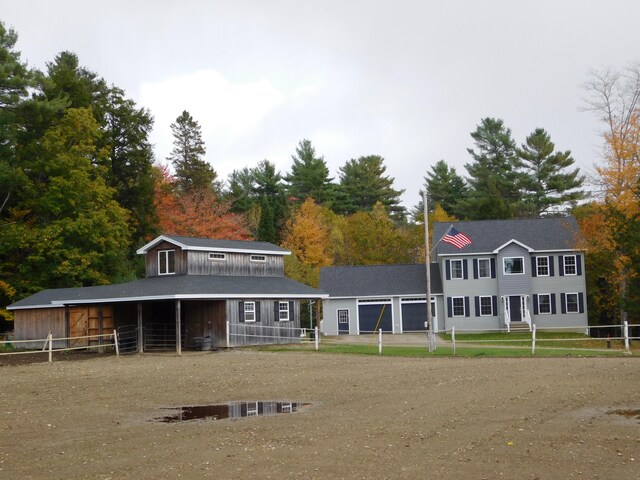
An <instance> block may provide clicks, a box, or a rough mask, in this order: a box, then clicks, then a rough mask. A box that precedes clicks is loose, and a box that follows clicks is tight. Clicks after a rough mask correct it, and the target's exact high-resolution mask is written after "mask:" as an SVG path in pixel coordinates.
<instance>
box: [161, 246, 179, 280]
mask: <svg viewBox="0 0 640 480" xmlns="http://www.w3.org/2000/svg"><path fill="white" fill-rule="evenodd" d="M174 273H176V251H175V250H160V251H159V252H158V275H171V274H174Z"/></svg>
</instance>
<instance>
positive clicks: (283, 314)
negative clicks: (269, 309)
mask: <svg viewBox="0 0 640 480" xmlns="http://www.w3.org/2000/svg"><path fill="white" fill-rule="evenodd" d="M278 320H279V321H281V322H287V321H289V302H279V304H278Z"/></svg>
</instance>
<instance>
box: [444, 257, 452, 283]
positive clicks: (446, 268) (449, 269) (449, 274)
mask: <svg viewBox="0 0 640 480" xmlns="http://www.w3.org/2000/svg"><path fill="white" fill-rule="evenodd" d="M444 263H445V270H446V271H447V272H446V275H447V280H451V260H446V261H445V262H444Z"/></svg>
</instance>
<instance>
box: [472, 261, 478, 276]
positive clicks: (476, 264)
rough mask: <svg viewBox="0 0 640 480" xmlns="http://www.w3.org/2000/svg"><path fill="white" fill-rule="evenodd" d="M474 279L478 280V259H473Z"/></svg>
mask: <svg viewBox="0 0 640 480" xmlns="http://www.w3.org/2000/svg"><path fill="white" fill-rule="evenodd" d="M473 278H474V279H477V278H478V259H477V258H474V259H473Z"/></svg>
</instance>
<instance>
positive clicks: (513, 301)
mask: <svg viewBox="0 0 640 480" xmlns="http://www.w3.org/2000/svg"><path fill="white" fill-rule="evenodd" d="M509 316H510V321H511V322H521V321H522V296H521V295H512V296H510V297H509Z"/></svg>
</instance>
